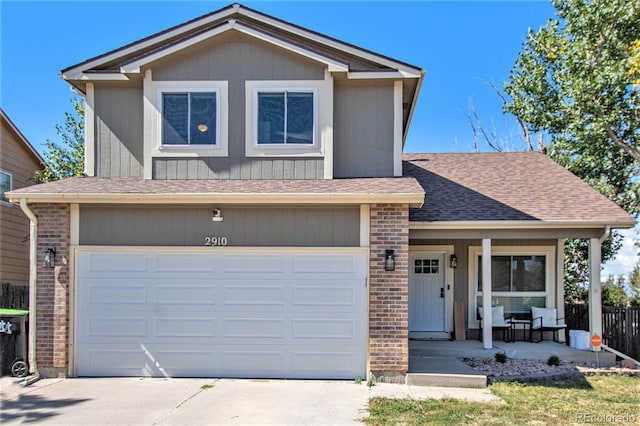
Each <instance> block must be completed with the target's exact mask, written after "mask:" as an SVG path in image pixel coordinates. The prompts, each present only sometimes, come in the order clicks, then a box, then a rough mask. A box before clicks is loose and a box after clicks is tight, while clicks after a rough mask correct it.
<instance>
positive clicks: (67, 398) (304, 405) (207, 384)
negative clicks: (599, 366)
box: [0, 377, 499, 425]
mask: <svg viewBox="0 0 640 426" xmlns="http://www.w3.org/2000/svg"><path fill="white" fill-rule="evenodd" d="M20 381H21V380H20V379H14V378H9V377H2V378H0V423H1V424H3V425H13V424H24V423H33V422H36V423H39V424H40V423H43V424H50V425H107V424H119V425H122V424H127V425H138V424H144V425H169V424H171V425H205V424H207V425H210V424H216V425H248V424H263V425H275V424H277V425H299V424H306V425H311V424H316V425H346V424H358V423H359V420H360V419H362V418H364V417H366V416H367V415H368V411H367V405H368V401H369V399H370V398H374V397H387V398H413V399H425V398H443V397H449V398H460V399H468V400H473V401H483V402H487V401H499V399H498V398H496V397H495V396H493V395H492V394H491V392H489V391H488V390H487V389H458V388H436V387H425V386H408V385H394V384H384V383H380V384H377V385H376V386H373V387H371V388H369V387H368V386H366V384H365V383H361V384H356V383H354V382H352V381H324V380H248V379H247V380H242V379H147V378H145V379H140V378H83V379H46V380H40V381H38V382H36V383H34V384H33V385H31V386H28V387H22V386H20Z"/></svg>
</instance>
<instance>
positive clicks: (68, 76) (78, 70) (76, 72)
mask: <svg viewBox="0 0 640 426" xmlns="http://www.w3.org/2000/svg"><path fill="white" fill-rule="evenodd" d="M239 8H240V5H238V4H235V5H234V6H233V7H232V8H231V9H229V10H223V11H220V12H218V13H215V14H212V15H209V16H207V17H205V18H202V19H197V20H195V21H193V22H191V23H189V24H186V25H180V26H178V27H176V28H175V29H173V30H172V31H167V32H165V33H162V34H159V35H157V36H156V37H153V36H152V37H150V38H148V39H146V40H143V41H140V42H138V43H133V44H132V45H130V46H129V47H127V48H124V49H117V50H115V51H113V52H112V53H110V54H107V55H105V56H100V57H98V58H96V59H94V60H92V61H89V62H86V63H82V64H79V65H78V66H76V67H73V68H71V69H69V70H67V72H66V73H63V74H62V78H63V79H65V80H76V79H78V78H79V77H80V76H81V75H82V74H84V73H83V71H84V70H88V69H91V68H94V67H95V66H97V65H100V64H103V63H105V62H110V61H112V60H115V59H118V58H119V57H122V56H126V55H129V54H131V53H134V52H137V51H140V50H144V49H145V48H147V47H150V46H153V45H154V44H156V43H161V42H162V41H164V40H169V39H171V38H173V37H175V36H178V35H180V34H183V33H185V32H188V31H191V30H192V29H194V28H197V27H200V26H203V25H206V24H207V23H210V22H215V21H217V20H218V19H222V18H224V17H225V16H230V15H233V14H234V13H236V12H237V11H238V9H239Z"/></svg>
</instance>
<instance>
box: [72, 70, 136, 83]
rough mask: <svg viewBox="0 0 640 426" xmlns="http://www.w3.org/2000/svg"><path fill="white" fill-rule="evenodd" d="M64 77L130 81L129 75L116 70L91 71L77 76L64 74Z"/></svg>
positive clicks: (84, 79) (87, 79)
mask: <svg viewBox="0 0 640 426" xmlns="http://www.w3.org/2000/svg"><path fill="white" fill-rule="evenodd" d="M62 78H63V79H65V80H80V81H129V77H127V76H126V75H124V74H121V73H115V72H90V73H82V74H80V75H79V76H78V77H77V78H67V77H66V76H65V75H64V74H63V75H62Z"/></svg>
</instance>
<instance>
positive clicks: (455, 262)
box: [450, 254, 458, 269]
mask: <svg viewBox="0 0 640 426" xmlns="http://www.w3.org/2000/svg"><path fill="white" fill-rule="evenodd" d="M450 266H451V267H452V268H453V269H455V268H457V267H458V256H456V255H455V254H452V255H451V259H450Z"/></svg>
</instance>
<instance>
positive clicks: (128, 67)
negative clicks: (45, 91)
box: [61, 4, 424, 82]
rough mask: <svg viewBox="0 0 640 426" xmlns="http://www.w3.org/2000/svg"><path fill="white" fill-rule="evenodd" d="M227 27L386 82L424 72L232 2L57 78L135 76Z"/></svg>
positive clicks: (73, 66) (87, 78)
mask: <svg viewBox="0 0 640 426" xmlns="http://www.w3.org/2000/svg"><path fill="white" fill-rule="evenodd" d="M232 28H233V29H235V30H238V31H243V32H245V33H247V34H251V35H252V36H254V37H257V38H261V39H264V40H268V41H269V42H271V43H275V44H278V45H281V46H282V47H284V48H287V49H290V50H292V51H296V52H297V53H300V54H303V55H306V56H308V57H313V58H315V59H316V60H319V61H321V62H324V63H327V64H328V65H329V64H330V66H331V67H335V71H351V72H354V73H356V74H357V73H359V72H363V73H371V72H376V73H377V74H376V78H380V77H381V76H382V75H381V74H380V73H382V74H388V75H389V76H390V77H392V78H421V77H422V75H423V74H424V71H423V70H422V69H420V68H419V67H415V66H413V65H409V64H406V63H404V62H401V61H398V60H395V59H391V58H388V57H386V56H384V55H379V54H377V53H374V52H371V51H368V50H366V49H362V48H360V47H356V46H354V45H351V44H348V43H345V42H342V41H339V40H336V39H333V38H331V37H328V36H325V35H322V34H320V33H317V32H314V31H311V30H308V29H305V28H302V27H299V26H297V25H294V24H291V23H288V22H286V21H283V20H280V19H277V18H274V17H272V16H269V15H266V14H263V13H261V12H257V11H255V10H253V9H249V8H247V7H244V6H242V5H239V4H233V5H229V6H227V7H225V8H222V9H220V10H217V11H215V12H212V13H210V14H207V15H204V16H201V17H199V18H196V19H193V20H191V21H188V22H185V23H183V24H181V25H178V26H175V27H172V28H169V29H167V30H165V31H162V32H159V33H156V34H154V35H152V36H149V37H146V38H144V39H142V40H138V41H136V42H133V43H131V44H128V45H126V46H123V47H121V48H119V49H116V50H113V51H111V52H107V53H105V54H103V55H100V56H96V57H94V58H91V59H88V60H86V61H84V62H81V63H79V64H76V65H72V66H70V67H68V68H65V69H63V70H62V71H61V77H62V78H63V79H65V80H68V81H70V82H72V81H75V80H79V81H81V80H92V79H99V78H100V77H103V78H102V79H113V78H115V77H113V76H112V78H109V77H108V76H101V75H100V74H114V73H115V74H117V73H120V72H139V70H138V69H137V68H136V65H137V64H139V63H142V62H144V58H147V60H148V59H149V58H150V57H151V56H154V57H155V56H157V55H162V52H164V53H165V54H166V53H168V52H171V51H175V49H179V48H180V47H185V46H188V45H190V44H192V43H195V42H197V41H198V40H203V39H205V38H207V37H213V36H215V35H216V34H219V33H220V32H224V31H227V30H229V29H232ZM141 61H142V62H141ZM123 67H124V69H123ZM330 70H331V69H330ZM356 78H358V77H356Z"/></svg>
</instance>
